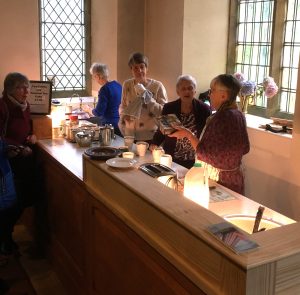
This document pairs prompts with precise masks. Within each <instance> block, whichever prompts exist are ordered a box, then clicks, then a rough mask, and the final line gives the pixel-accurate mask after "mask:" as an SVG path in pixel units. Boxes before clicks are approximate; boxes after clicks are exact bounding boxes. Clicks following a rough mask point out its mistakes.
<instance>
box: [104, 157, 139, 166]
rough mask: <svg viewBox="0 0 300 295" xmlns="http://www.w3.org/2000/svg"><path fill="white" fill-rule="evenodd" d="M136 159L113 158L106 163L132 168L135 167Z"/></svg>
mask: <svg viewBox="0 0 300 295" xmlns="http://www.w3.org/2000/svg"><path fill="white" fill-rule="evenodd" d="M135 163H136V160H133V159H128V158H112V159H109V160H107V161H106V164H107V165H108V166H110V167H114V168H131V167H134V164H135Z"/></svg>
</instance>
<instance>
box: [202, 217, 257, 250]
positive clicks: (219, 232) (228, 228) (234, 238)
mask: <svg viewBox="0 0 300 295" xmlns="http://www.w3.org/2000/svg"><path fill="white" fill-rule="evenodd" d="M207 230H208V232H209V233H211V234H212V235H213V236H214V237H216V238H217V239H219V240H220V241H222V242H223V243H224V244H225V245H226V246H227V247H229V248H230V249H231V250H233V251H234V252H235V253H237V254H238V253H243V252H248V251H251V250H254V249H256V248H258V247H259V245H258V244H257V243H256V242H255V241H252V240H250V239H249V238H248V236H247V235H246V234H245V233H243V232H242V231H240V230H239V229H237V228H236V227H235V226H233V225H232V224H231V223H229V222H226V221H225V222H221V223H217V224H213V225H211V226H209V227H208V228H207Z"/></svg>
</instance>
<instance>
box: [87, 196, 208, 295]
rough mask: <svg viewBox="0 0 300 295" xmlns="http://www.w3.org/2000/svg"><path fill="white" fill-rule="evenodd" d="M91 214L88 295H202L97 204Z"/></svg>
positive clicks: (93, 206) (127, 228) (93, 205)
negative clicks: (90, 276)
mask: <svg viewBox="0 0 300 295" xmlns="http://www.w3.org/2000/svg"><path fill="white" fill-rule="evenodd" d="M91 211H92V212H91V213H92V214H91V216H92V223H91V224H92V230H91V241H90V243H89V246H90V251H89V253H90V254H91V255H89V257H90V259H91V260H90V265H91V266H92V282H91V284H92V286H91V288H92V294H121V293H120V292H121V290H123V292H124V293H123V294H149V295H150V294H164V295H168V294H204V293H203V292H202V291H201V290H200V289H199V288H197V287H196V286H195V285H194V284H192V283H191V282H190V281H189V280H187V279H186V278H185V277H184V276H183V275H182V274H180V273H179V272H178V271H177V270H176V269H175V268H174V267H172V265H171V264H169V263H168V262H167V261H166V260H165V259H164V258H163V257H161V255H159V254H158V253H157V252H156V251H154V250H153V249H152V248H151V247H150V246H149V245H148V244H147V243H145V242H144V241H143V240H142V239H141V238H140V237H139V236H138V235H136V234H135V233H134V232H133V231H132V230H130V228H129V227H127V226H126V225H125V224H124V223H123V222H122V221H121V220H119V219H118V218H117V217H116V216H115V215H113V214H112V213H111V212H110V211H109V210H108V209H106V208H105V207H104V206H102V205H101V204H100V203H99V202H98V201H94V202H93V204H92V207H91Z"/></svg>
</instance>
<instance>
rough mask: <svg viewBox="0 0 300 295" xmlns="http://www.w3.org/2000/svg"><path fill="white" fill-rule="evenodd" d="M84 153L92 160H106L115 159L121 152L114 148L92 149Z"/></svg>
mask: <svg viewBox="0 0 300 295" xmlns="http://www.w3.org/2000/svg"><path fill="white" fill-rule="evenodd" d="M84 153H85V154H86V155H87V156H89V157H90V158H91V159H93V160H108V159H111V158H115V157H117V156H118V155H119V154H120V153H121V151H120V150H119V149H117V148H114V147H107V146H106V147H92V148H89V149H87V150H85V151H84Z"/></svg>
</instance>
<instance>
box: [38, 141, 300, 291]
mask: <svg viewBox="0 0 300 295" xmlns="http://www.w3.org/2000/svg"><path fill="white" fill-rule="evenodd" d="M115 144H116V145H123V143H122V142H120V141H119V142H118V141H116V142H115ZM39 146H40V147H41V154H42V155H41V157H42V158H43V159H44V160H45V163H46V164H47V165H48V166H49V164H50V163H52V164H51V167H52V168H55V167H56V168H55V169H56V170H55V171H56V173H54V174H53V172H52V180H53V179H55V181H56V182H58V183H57V185H58V186H59V187H60V192H58V190H57V191H56V193H53V191H52V192H51V189H50V186H51V185H50V181H51V180H49V182H48V185H46V186H47V187H48V196H47V197H48V200H49V201H50V200H51V198H52V199H56V201H55V202H53V201H50V203H52V204H54V205H53V207H55V210H53V208H52V211H51V206H50V211H49V212H50V213H49V214H50V217H51V212H52V213H53V214H56V219H58V220H60V221H62V220H63V219H64V216H63V215H64V214H67V215H70V216H71V217H72V218H75V220H72V218H68V219H67V224H65V225H64V226H63V227H64V229H65V230H67V229H68V227H76V228H77V229H75V230H74V229H73V230H72V231H71V232H72V235H73V236H72V235H70V234H67V235H66V233H65V234H64V233H63V230H62V229H61V228H60V225H59V224H58V222H57V220H54V221H53V222H54V223H55V224H56V228H55V227H54V228H55V230H54V234H53V230H52V229H50V234H51V235H52V237H54V239H55V240H56V241H57V242H56V244H58V245H59V246H57V247H56V248H59V249H60V250H59V252H57V251H52V255H53V254H54V255H55V254H57V253H59V254H60V255H62V253H63V257H66V260H68V261H69V262H68V264H69V266H68V267H69V268H71V267H73V269H77V272H76V273H77V276H74V275H73V277H75V279H74V278H73V282H74V281H75V282H76V285H77V287H78V288H77V290H79V289H80V288H84V286H86V285H87V286H88V288H89V290H90V293H91V294H104V293H101V290H105V288H107V289H106V290H109V288H113V287H112V286H114V284H112V282H111V280H113V279H114V278H115V279H117V280H118V281H119V282H120V286H121V287H122V288H123V290H131V291H132V292H131V293H130V294H140V293H139V292H141V290H143V293H144V294H203V293H202V292H205V293H207V294H230V295H234V294H255V295H257V294H297V293H298V292H299V293H300V280H299V279H298V277H299V272H300V234H299V232H298V230H299V225H298V223H294V224H290V225H286V226H283V227H280V228H276V229H272V230H269V231H266V232H260V233H256V234H255V235H252V236H251V239H253V240H255V241H256V242H257V243H258V244H259V245H260V248H259V249H257V250H255V251H253V252H249V253H245V254H242V255H237V254H235V253H233V252H232V251H231V250H229V249H228V248H226V247H225V246H223V245H222V244H221V243H220V242H218V241H217V240H216V239H214V238H213V237H212V236H211V235H210V234H208V233H207V232H206V230H205V229H206V228H207V226H209V225H211V224H214V223H218V222H221V221H224V220H223V218H221V217H220V216H218V215H217V214H214V213H213V212H211V211H209V210H207V209H205V208H203V207H201V206H199V205H197V204H195V203H194V202H192V201H190V200H188V199H186V198H183V197H182V195H181V194H179V193H177V192H176V191H174V190H171V189H169V188H167V187H165V186H163V185H162V184H161V183H159V182H158V181H156V180H154V179H152V178H151V177H149V176H148V175H145V174H143V173H142V172H141V171H139V170H138V169H131V170H117V169H113V168H110V167H108V166H107V165H106V164H105V163H104V162H101V161H93V160H90V159H89V158H88V157H84V161H83V163H84V167H83V178H82V153H83V151H84V148H78V147H77V146H76V144H70V143H68V142H66V141H65V140H64V139H57V140H53V141H52V140H42V141H40V142H39ZM149 159H150V158H147V157H146V158H145V159H141V160H140V163H142V162H145V161H146V162H147V161H148V160H149ZM47 165H45V169H46V174H50V173H51V171H50V170H51V169H47ZM57 168H59V169H57ZM61 168H62V169H61ZM175 168H176V167H175ZM58 174H69V175H72V176H71V177H70V179H67V178H66V176H65V178H63V177H60V176H59V175H58ZM72 179H73V180H72ZM82 179H83V180H84V182H85V185H84V184H83V183H82ZM70 181H75V182H76V183H77V186H79V188H78V187H77V188H76V190H75V188H74V187H72V188H71V189H69V190H67V191H68V192H69V194H68V195H66V193H65V192H64V190H66V189H67V188H68V186H69V185H70ZM56 182H55V183H56ZM52 185H53V182H52ZM85 186H86V189H87V191H86V189H85ZM52 190H53V188H52ZM78 191H79V192H81V193H82V198H81V197H80V198H79V197H78V195H80V193H78ZM230 193H232V192H230ZM55 195H59V196H60V198H61V199H58V198H57V197H55ZM74 196H75V197H74ZM235 196H236V198H235V199H234V200H232V201H226V206H224V204H223V205H222V204H221V203H211V204H210V208H209V209H210V210H212V211H214V212H216V213H218V214H221V213H222V214H223V213H224V208H225V207H226V208H234V209H235V210H234V213H247V214H250V213H251V214H252V215H253V214H254V215H255V213H256V210H257V207H258V205H259V204H257V203H255V202H252V201H251V200H248V199H247V198H244V197H243V196H240V195H238V194H235ZM74 198H75V199H76V198H77V202H75V203H76V204H77V205H76V206H74V204H73V205H71V206H69V207H68V206H67V204H68V200H69V202H70V200H73V199H74ZM60 202H61V203H60ZM62 204H63V205H64V206H65V208H64V209H65V210H68V211H66V212H63V210H62V206H63V205H62ZM70 209H71V211H72V212H70ZM237 209H238V210H240V211H239V212H236V210H237ZM57 210H58V212H60V214H61V216H58V215H59V214H58V213H57ZM229 211H230V212H231V213H232V211H231V210H229ZM71 213H72V214H71ZM266 213H267V214H268V215H270V216H272V217H274V219H275V218H278V217H280V218H283V219H284V217H283V216H281V215H280V214H278V213H276V212H275V213H274V212H273V211H272V210H269V209H266ZM276 214H278V215H276ZM104 217H105V218H104ZM50 219H51V218H50ZM283 219H282V220H281V221H284V220H283ZM51 220H53V218H52V219H51ZM51 220H50V221H51ZM64 222H65V221H64ZM65 223H66V222H65ZM50 226H51V224H50ZM83 226H85V228H83ZM51 230H52V233H51ZM55 232H56V234H55ZM57 233H59V234H57ZM99 235H100V236H99ZM106 235H107V236H106ZM68 237H69V238H71V239H72V237H73V239H74V237H77V238H78V239H85V242H84V241H82V240H81V241H77V239H76V241H77V244H80V247H77V246H74V245H72V244H70V241H68V239H67V238H68ZM107 239H108V240H107ZM119 244H120V245H125V246H126V247H123V248H120V246H118V245H119ZM51 247H52V246H50V248H51ZM118 247H119V248H118ZM52 248H53V247H52ZM75 248H76V250H74V249H75ZM124 249H127V250H126V251H125V250H124ZM78 251H82V253H84V254H85V255H84V257H81V258H78V257H76V255H78V254H79V253H80V252H78ZM124 251H125V252H124ZM124 253H125V254H124ZM91 256H92V257H91ZM107 257H109V258H110V259H107ZM126 259H130V261H127V260H126ZM54 260H57V258H55V257H54ZM61 260H64V259H62V258H61ZM72 260H73V261H72ZM74 261H75V263H74ZM131 263H132V267H133V268H132V269H131ZM60 264H63V263H62V261H61V263H60ZM72 265H73V266H72ZM104 266H105V268H103V267H104ZM126 267H127V268H128V269H127V268H126ZM135 267H138V270H136V269H135ZM65 268H66V269H67V267H66V263H65ZM106 272H107V273H106ZM124 272H125V273H124ZM127 272H128V273H127ZM62 273H63V271H62ZM104 273H106V274H104ZM157 274H160V275H159V276H158V275H157ZM109 277H110V280H109ZM122 277H124V278H125V279H124V278H123V279H122ZM64 278H66V275H64ZM104 278H105V279H104ZM68 279H69V281H70V282H71V281H72V279H71V278H68ZM141 279H142V281H143V282H144V285H142V286H139V284H137V285H134V282H136V280H141ZM80 282H81V283H80ZM108 286H109V288H108ZM147 286H155V290H156V291H157V290H159V292H156V293H153V292H152V291H153V290H152V291H151V290H150V289H149V287H147ZM172 286H173V287H172ZM103 288H104V289H103ZM114 288H115V292H118V290H119V291H120V290H121V289H118V288H117V287H116V286H114ZM78 294H80V293H78ZM82 294H83V293H82ZM105 294H108V293H105ZM110 294H117V293H110Z"/></svg>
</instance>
